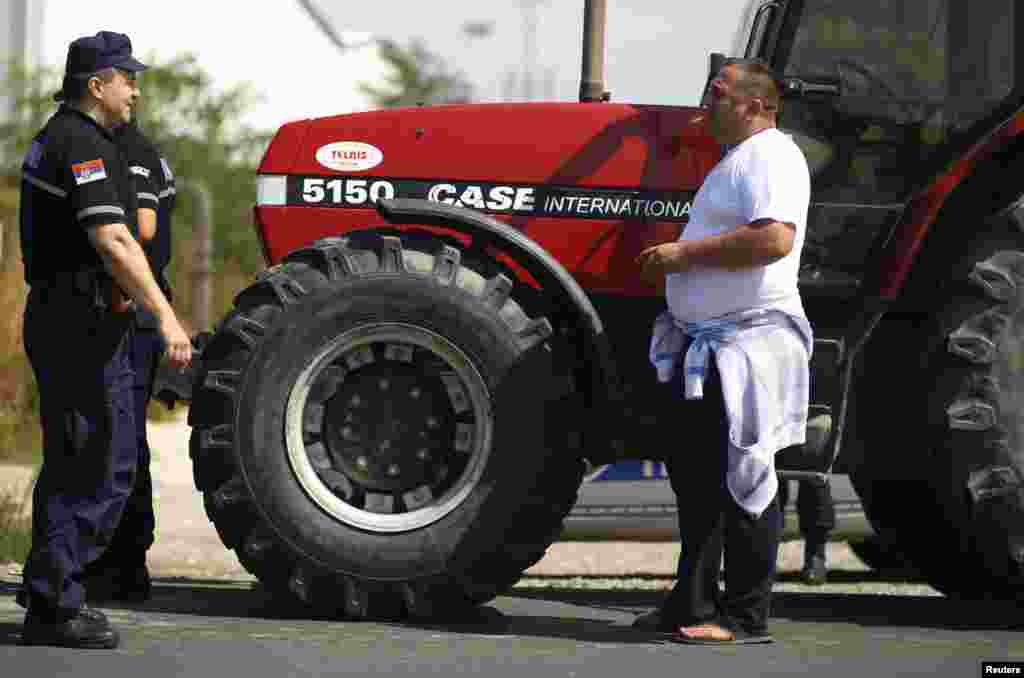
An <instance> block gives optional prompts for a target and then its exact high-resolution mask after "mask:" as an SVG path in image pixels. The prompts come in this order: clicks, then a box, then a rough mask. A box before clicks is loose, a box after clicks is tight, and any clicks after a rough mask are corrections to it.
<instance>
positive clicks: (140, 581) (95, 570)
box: [83, 552, 153, 603]
mask: <svg viewBox="0 0 1024 678" xmlns="http://www.w3.org/2000/svg"><path fill="white" fill-rule="evenodd" d="M83 583H84V584H85V590H86V596H87V598H88V600H91V601H93V602H102V601H108V600H119V601H122V602H126V603H144V602H146V601H147V600H149V599H150V597H151V596H152V588H153V585H152V581H151V579H150V576H149V570H148V569H147V568H146V554H145V552H143V553H142V554H133V555H131V556H126V557H123V558H117V559H116V560H115V559H113V558H101V559H100V560H98V561H96V562H94V563H90V564H89V565H88V566H87V567H86V568H85V578H84V581H83Z"/></svg>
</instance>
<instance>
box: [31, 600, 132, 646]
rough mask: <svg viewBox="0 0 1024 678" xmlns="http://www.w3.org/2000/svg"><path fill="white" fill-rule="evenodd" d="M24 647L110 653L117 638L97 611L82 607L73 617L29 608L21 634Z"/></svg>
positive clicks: (113, 630)
mask: <svg viewBox="0 0 1024 678" xmlns="http://www.w3.org/2000/svg"><path fill="white" fill-rule="evenodd" d="M21 642H22V644H23V645H52V646H55V647H73V648H88V649H100V650H111V649H113V648H115V647H117V645H118V642H120V636H119V635H118V633H117V630H116V629H114V627H112V626H111V625H110V622H109V621H107V617H106V616H105V615H104V614H103V613H102V612H100V611H99V610H93V609H92V608H89V607H82V609H80V610H78V612H77V613H76V614H74V615H73V616H67V615H58V614H56V613H54V612H51V611H41V610H38V609H36V608H31V607H30V608H29V610H28V612H27V613H26V614H25V624H24V626H23V627H22V631H21Z"/></svg>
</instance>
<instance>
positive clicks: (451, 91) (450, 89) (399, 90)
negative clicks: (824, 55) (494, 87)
mask: <svg viewBox="0 0 1024 678" xmlns="http://www.w3.org/2000/svg"><path fill="white" fill-rule="evenodd" d="M380 56H381V58H382V59H384V61H385V62H386V63H387V64H388V65H389V66H390V67H391V74H390V75H389V76H388V77H387V79H386V81H385V86H384V87H376V86H374V85H369V84H367V83H360V84H359V85H358V88H359V91H360V92H361V93H362V94H364V95H366V96H368V97H370V99H371V100H372V101H373V103H374V104H375V105H376V106H379V107H381V108H395V107H398V106H419V105H425V104H438V103H462V102H466V101H469V99H470V96H471V94H472V87H471V86H470V84H469V82H468V81H467V80H466V78H465V76H463V75H462V74H461V73H458V72H451V71H449V70H448V66H447V64H445V62H444V60H442V59H441V58H440V57H438V56H437V55H436V54H434V53H432V52H431V51H430V50H428V49H427V48H426V46H425V45H424V44H423V43H422V42H420V41H418V40H413V41H412V42H411V43H410V44H409V46H408V47H401V46H400V45H398V44H396V43H395V42H392V41H390V40H384V41H381V43H380Z"/></svg>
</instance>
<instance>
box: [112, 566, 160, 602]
mask: <svg viewBox="0 0 1024 678" xmlns="http://www.w3.org/2000/svg"><path fill="white" fill-rule="evenodd" d="M115 583H116V585H115V587H114V589H113V591H112V592H111V593H112V597H113V599H114V600H122V601H124V602H127V603H144V602H146V601H147V600H149V599H150V598H151V597H152V595H153V581H152V579H150V576H149V569H148V568H147V567H146V564H145V563H142V564H141V565H134V566H132V567H123V568H121V571H120V573H119V574H118V576H117V578H116V579H115Z"/></svg>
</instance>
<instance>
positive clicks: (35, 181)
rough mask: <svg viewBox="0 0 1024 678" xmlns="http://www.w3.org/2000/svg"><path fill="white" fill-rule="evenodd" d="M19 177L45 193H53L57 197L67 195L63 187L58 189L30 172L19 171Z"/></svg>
mask: <svg viewBox="0 0 1024 678" xmlns="http://www.w3.org/2000/svg"><path fill="white" fill-rule="evenodd" d="M21 178H22V179H24V180H25V181H27V182H28V183H30V184H32V185H33V186H35V187H36V188H38V189H41V190H43V191H46V192H47V193H49V194H51V195H55V196H57V197H58V198H66V197H68V192H67V191H65V190H63V189H60V188H57V187H56V186H54V185H53V184H51V183H48V182H46V181H43V180H42V179H39V178H37V177H34V176H32V175H31V174H29V173H28V172H22V173H21Z"/></svg>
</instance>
